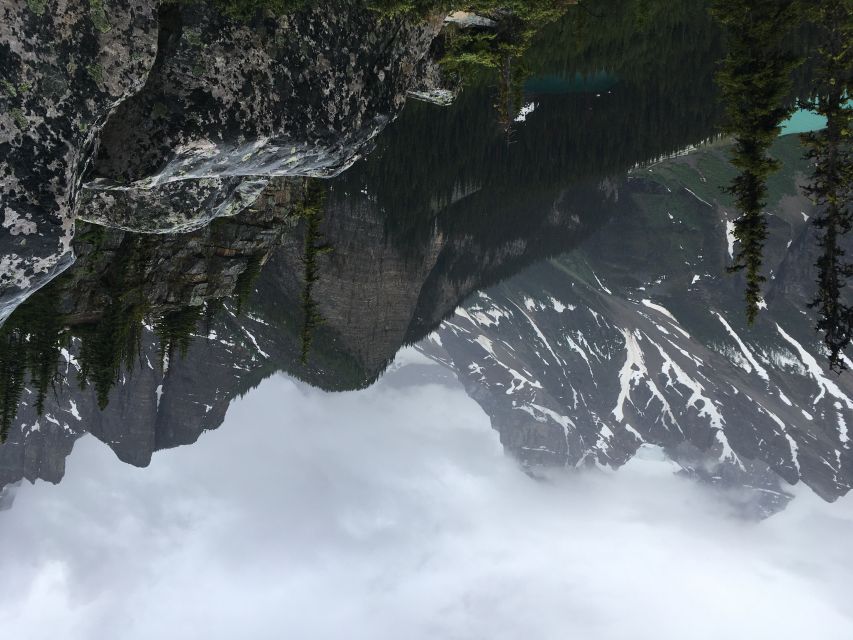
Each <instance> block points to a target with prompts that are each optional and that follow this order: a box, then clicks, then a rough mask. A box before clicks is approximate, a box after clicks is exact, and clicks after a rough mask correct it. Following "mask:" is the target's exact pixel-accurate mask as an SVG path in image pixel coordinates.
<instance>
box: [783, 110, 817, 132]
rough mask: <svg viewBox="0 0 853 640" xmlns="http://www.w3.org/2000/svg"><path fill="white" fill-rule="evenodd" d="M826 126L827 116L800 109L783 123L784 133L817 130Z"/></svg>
mask: <svg viewBox="0 0 853 640" xmlns="http://www.w3.org/2000/svg"><path fill="white" fill-rule="evenodd" d="M825 126H826V118H824V117H823V116H820V115H818V114H816V113H815V112H814V111H807V110H806V109H800V110H799V111H797V112H795V113H794V115H792V116H791V117H790V118H788V120H786V121H785V122H784V123H783V124H782V133H781V134H780V135H783V136H784V135H786V134H789V133H805V132H806V131H817V130H818V129H823V128H824V127H825Z"/></svg>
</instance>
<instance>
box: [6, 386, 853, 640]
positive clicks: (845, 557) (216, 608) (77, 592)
mask: <svg viewBox="0 0 853 640" xmlns="http://www.w3.org/2000/svg"><path fill="white" fill-rule="evenodd" d="M652 464H655V463H651V462H643V461H635V462H634V463H632V464H631V465H629V466H628V468H627V469H625V470H624V471H622V472H620V473H616V474H602V473H594V474H590V473H585V474H575V475H567V476H558V477H555V478H554V479H553V481H552V482H535V481H532V480H530V479H529V478H527V477H526V476H525V475H523V474H522V473H520V472H519V470H518V469H517V467H516V466H515V465H514V464H513V462H512V461H511V460H509V459H507V458H506V457H505V456H504V455H503V454H502V452H501V448H500V445H499V443H498V442H497V438H496V435H495V433H494V432H493V431H492V430H491V429H490V427H489V421H488V419H487V418H486V416H485V415H484V414H483V413H482V411H481V410H480V409H479V407H477V405H476V404H474V403H473V401H471V400H470V399H469V398H468V397H467V396H465V394H464V393H463V392H462V391H461V390H459V389H453V390H450V389H447V388H446V387H441V386H423V387H418V388H408V389H402V390H400V389H393V388H391V387H390V386H389V385H382V384H380V385H379V386H377V387H374V388H372V389H370V390H368V391H365V392H362V393H358V394H333V395H327V394H322V393H320V392H318V391H314V390H310V389H307V388H305V387H302V386H298V385H296V384H295V383H293V382H291V381H289V380H286V379H283V378H274V379H271V380H269V381H267V382H266V383H264V384H263V385H262V386H261V387H260V388H259V389H257V390H255V391H254V392H252V393H250V394H248V395H247V396H246V397H245V398H243V399H242V400H240V401H238V402H236V403H235V404H234V405H233V406H232V409H231V411H230V412H229V414H228V417H227V419H226V423H225V424H224V425H223V426H222V427H221V428H220V429H219V430H217V431H215V432H211V433H208V434H206V435H204V436H203V437H202V439H201V440H200V441H199V442H198V443H197V444H196V445H194V446H192V447H184V448H181V449H176V450H172V451H166V452H161V453H159V454H157V455H156V456H155V457H154V461H153V462H152V465H151V467H150V468H148V469H142V470H140V469H134V468H131V467H127V466H125V465H123V464H122V463H120V462H119V461H117V460H116V459H115V458H114V456H113V455H112V454H111V453H110V452H109V451H108V450H107V449H106V447H104V446H103V445H102V444H100V443H98V442H96V441H94V440H93V439H91V438H86V439H84V440H82V441H80V442H79V443H78V445H77V449H76V450H75V451H74V454H73V455H72V457H71V458H70V460H69V463H68V471H67V475H66V479H65V481H64V482H63V483H62V484H61V485H59V486H58V487H53V486H50V485H44V484H39V485H36V486H35V487H31V486H28V485H27V486H24V487H22V488H21V490H20V491H19V493H18V496H17V500H16V503H15V505H14V507H13V509H12V510H11V511H8V512H4V513H2V514H0V544H2V545H3V546H2V548H3V549H4V550H5V553H4V555H3V557H2V559H0V619H2V621H3V622H2V629H3V633H4V637H9V638H16V639H17V638H25V639H32V640H40V639H42V638H45V639H47V638H50V639H51V640H55V639H56V638H62V639H63V640H74V639H78V638H80V639H86V640H90V639H97V640H100V639H101V638H104V639H107V638H121V639H122V640H136V639H142V638H146V639H148V638H163V639H169V638H180V639H185V638H205V639H207V640H219V639H223V640H224V639H226V638H227V639H229V640H231V639H233V638H251V639H253V640H265V639H267V638H269V639H273V638H275V639H279V638H311V639H325V638H330V639H331V638H336V639H337V638H348V639H355V640H359V639H362V638H364V639H371V640H383V639H385V638H388V639H392V638H393V639H395V640H397V639H399V638H406V639H407V640H408V639H412V640H419V639H427V638H429V639H436V638H439V639H469V638H470V639H475V638H477V639H479V638H489V639H490V640H501V639H515V638H537V639H543V640H547V639H550V638H555V639H556V638H561V639H564V638H583V639H584V640H587V639H591V640H598V639H607V640H609V639H620V640H621V639H622V638H632V640H642V639H645V638H650V639H651V638H655V639H656V640H657V639H660V640H668V639H670V638H673V639H674V638H679V639H684V638H688V639H690V640H702V639H704V638H709V639H710V638H720V637H730V638H750V639H751V640H754V639H761V638H768V639H769V638H773V639H774V640H780V639H786V638H799V639H801V638H804V637H805V638H811V637H820V638H821V639H822V640H832V639H834V638H839V639H841V638H844V639H847V638H850V637H853V619H851V617H850V615H849V614H848V613H847V611H849V609H850V607H849V602H848V600H849V598H848V596H847V594H848V585H849V581H850V578H851V576H853V572H851V569H853V560H851V558H850V556H849V554H848V553H847V551H846V549H847V546H848V541H849V535H850V531H851V524H853V501H851V500H850V499H844V500H841V501H839V502H838V503H836V504H834V505H826V504H823V503H822V502H820V501H819V500H818V499H817V498H815V497H814V496H812V495H810V494H807V493H804V492H798V493H800V494H801V495H799V496H798V498H797V499H796V500H794V501H793V503H792V504H791V506H790V507H789V508H788V509H787V510H786V511H785V512H783V513H781V514H779V515H777V516H774V517H773V518H771V519H769V520H767V521H765V522H762V523H759V524H755V523H746V522H742V521H738V520H735V519H733V518H731V517H730V516H729V512H728V509H727V507H726V505H725V504H724V503H721V502H720V501H719V500H718V499H717V498H716V497H715V496H714V494H712V493H710V492H707V491H705V490H704V489H703V488H702V487H699V486H697V485H695V484H693V483H691V482H690V481H686V480H683V479H680V478H675V477H673V476H671V475H670V474H668V473H663V474H661V473H650V472H649V471H652V470H654V467H650V466H649V465H652ZM657 464H664V463H657ZM660 468H661V469H663V468H665V467H664V466H662V467H660Z"/></svg>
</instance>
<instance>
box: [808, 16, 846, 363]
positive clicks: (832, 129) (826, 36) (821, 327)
mask: <svg viewBox="0 0 853 640" xmlns="http://www.w3.org/2000/svg"><path fill="white" fill-rule="evenodd" d="M807 15H808V18H809V19H810V20H812V21H813V22H814V23H815V24H816V25H817V26H818V27H819V29H820V33H821V39H820V41H821V45H820V46H819V48H818V51H817V56H816V57H817V61H818V64H817V65H816V69H817V71H816V74H815V84H814V89H813V91H812V93H811V95H810V96H809V99H808V100H806V101H804V104H803V106H804V107H806V108H809V109H811V110H813V111H815V112H817V113H819V114H821V115H823V116H824V117H825V118H826V121H827V125H826V128H825V129H823V130H821V131H815V132H811V133H808V134H806V135H804V136H803V140H804V142H805V145H806V147H807V154H806V155H807V157H808V158H809V159H810V160H811V161H812V164H813V170H812V175H811V181H810V184H809V186H808V187H807V188H806V191H807V193H808V194H809V195H810V196H811V198H812V200H813V201H814V203H815V205H816V207H817V209H818V215H817V216H816V217H815V218H814V220H813V222H814V225H815V226H816V227H817V229H818V235H819V241H818V243H819V246H820V248H821V255H820V257H819V258H818V260H817V262H816V263H815V266H816V267H817V269H818V278H817V295H816V296H815V298H814V300H813V301H812V303H811V304H810V305H809V306H810V307H812V308H816V309H817V310H818V322H817V330H818V331H819V332H821V333H823V336H824V344H825V345H826V347H827V350H828V352H829V367H830V369H832V370H834V371H837V372H841V371H842V370H844V369H845V368H846V366H845V364H844V358H843V353H844V350H845V349H846V348H847V347H848V346H849V345H850V342H851V339H853V307H851V305H850V304H849V303H848V302H847V301H846V300H845V298H844V296H843V293H844V289H845V287H846V285H847V279H848V278H850V277H851V276H853V264H851V263H850V262H849V261H848V260H846V259H845V251H844V249H843V248H842V247H841V239H842V236H843V235H844V234H847V233H849V232H850V230H851V228H853V210H851V195H853V149H851V146H853V135H852V134H851V128H853V107H851V106H850V104H849V97H850V92H849V88H850V76H851V74H853V3H851V2H850V0H826V1H824V2H819V3H814V5H812V6H810V8H809V12H808V14H807Z"/></svg>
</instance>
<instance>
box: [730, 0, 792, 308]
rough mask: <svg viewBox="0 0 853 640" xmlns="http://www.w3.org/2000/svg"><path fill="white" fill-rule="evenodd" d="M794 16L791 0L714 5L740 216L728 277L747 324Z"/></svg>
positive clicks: (784, 112)
mask: <svg viewBox="0 0 853 640" xmlns="http://www.w3.org/2000/svg"><path fill="white" fill-rule="evenodd" d="M798 9H799V7H798V3H797V2H796V1H795V0H717V2H716V3H715V5H714V15H715V16H716V18H717V19H718V20H719V22H720V23H721V24H722V25H723V26H724V28H725V30H726V35H727V43H728V53H727V55H726V57H725V59H724V61H723V66H722V70H721V71H720V73H719V74H718V77H717V82H718V84H719V86H720V89H721V92H722V99H723V102H724V104H725V107H726V114H727V125H726V128H727V131H728V132H729V133H731V134H732V135H734V138H735V145H734V152H733V157H732V163H733V164H734V165H735V166H736V167H737V168H738V169H739V170H740V173H739V175H738V176H737V177H736V178H735V179H734V181H733V182H732V184H731V186H730V187H729V192H730V193H731V194H732V196H733V197H734V200H735V203H736V205H737V208H738V210H739V212H740V217H739V218H738V219H737V220H736V221H735V230H734V235H735V238H736V239H737V240H738V242H739V243H740V247H739V250H738V253H737V255H736V256H735V259H734V262H733V264H732V265H731V267H729V271H730V272H736V271H744V272H745V274H746V293H745V300H746V318H747V321H748V322H749V324H752V323H753V322H754V321H755V318H756V316H757V314H758V309H759V303H760V301H761V285H762V283H763V282H764V281H765V277H764V276H763V275H762V262H763V253H764V243H765V240H766V239H767V221H766V218H765V215H764V207H765V206H766V204H767V186H766V181H767V178H768V176H769V175H770V174H772V173H773V172H775V171H776V170H777V169H778V168H779V167H778V163H777V162H776V161H775V160H773V159H772V158H770V157H769V156H768V154H767V151H768V149H769V148H770V145H771V144H772V143H773V141H774V140H775V139H776V137H777V136H778V135H779V133H780V130H781V124H782V122H783V121H784V120H785V119H786V118H788V117H789V116H790V115H791V113H792V112H793V105H789V104H786V98H787V97H788V94H789V93H790V90H791V86H792V77H791V74H792V71H793V70H794V67H795V66H796V61H795V59H794V57H793V56H792V55H791V54H790V53H789V51H788V49H787V42H788V37H789V35H790V33H791V32H792V27H794V26H795V23H796V18H797V16H798Z"/></svg>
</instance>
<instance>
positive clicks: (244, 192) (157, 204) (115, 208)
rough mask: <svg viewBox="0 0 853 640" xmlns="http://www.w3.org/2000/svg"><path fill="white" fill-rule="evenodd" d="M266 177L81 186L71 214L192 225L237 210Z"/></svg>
mask: <svg viewBox="0 0 853 640" xmlns="http://www.w3.org/2000/svg"><path fill="white" fill-rule="evenodd" d="M268 183H269V179H268V178H266V177H263V176H254V177H245V178H243V177H227V178H200V179H198V180H181V181H179V182H167V183H166V184H162V185H159V186H157V187H154V188H152V189H122V188H114V189H107V190H104V191H99V190H93V189H83V191H82V192H81V198H80V207H79V214H78V216H77V219H78V220H82V221H84V222H91V223H95V224H100V225H104V226H108V227H115V228H117V229H123V230H125V231H138V232H144V233H183V232H187V231H195V230H196V229H200V228H201V227H203V226H205V225H206V224H208V223H209V222H210V221H211V220H213V219H215V218H223V217H227V216H233V215H235V214H237V213H240V212H241V211H243V210H244V209H245V208H246V207H248V206H249V205H251V204H252V203H253V202H254V201H255V200H256V199H257V198H258V196H259V195H260V193H261V192H262V191H263V190H264V188H265V187H266V186H267V184H268Z"/></svg>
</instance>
